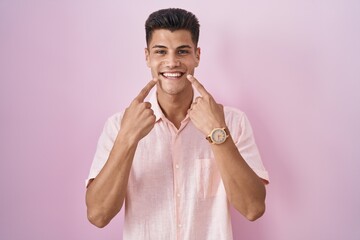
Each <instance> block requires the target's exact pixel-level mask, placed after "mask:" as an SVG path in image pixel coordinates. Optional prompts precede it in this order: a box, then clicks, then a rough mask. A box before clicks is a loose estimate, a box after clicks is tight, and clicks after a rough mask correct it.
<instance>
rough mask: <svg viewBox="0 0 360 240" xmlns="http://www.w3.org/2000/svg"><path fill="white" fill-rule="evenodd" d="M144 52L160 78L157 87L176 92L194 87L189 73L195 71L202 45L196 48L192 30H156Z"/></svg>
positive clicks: (153, 71)
mask: <svg viewBox="0 0 360 240" xmlns="http://www.w3.org/2000/svg"><path fill="white" fill-rule="evenodd" d="M145 55H146V62H147V65H148V67H149V68H150V69H151V74H152V76H153V77H154V78H158V79H159V82H158V83H159V84H158V91H162V92H163V93H167V94H171V95H176V94H179V93H181V92H182V91H183V90H186V89H189V88H191V83H190V82H189V80H187V78H186V76H187V74H192V75H193V74H194V69H195V68H196V67H197V66H198V65H199V61H200V48H196V46H195V44H194V43H193V41H192V39H191V33H190V32H189V31H187V30H176V31H174V32H171V31H169V30H166V29H158V30H155V31H154V32H153V34H152V39H151V40H150V42H149V45H148V48H146V49H145Z"/></svg>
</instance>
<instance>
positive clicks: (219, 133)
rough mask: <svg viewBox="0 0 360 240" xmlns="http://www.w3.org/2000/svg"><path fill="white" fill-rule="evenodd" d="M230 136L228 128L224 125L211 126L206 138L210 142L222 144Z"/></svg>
mask: <svg viewBox="0 0 360 240" xmlns="http://www.w3.org/2000/svg"><path fill="white" fill-rule="evenodd" d="M229 136H230V132H229V129H228V128H227V127H226V126H225V127H216V128H213V129H212V130H211V131H210V133H209V134H208V135H207V137H206V140H208V141H209V143H211V144H216V145H219V144H222V143H224V142H225V141H226V140H227V139H228V138H229Z"/></svg>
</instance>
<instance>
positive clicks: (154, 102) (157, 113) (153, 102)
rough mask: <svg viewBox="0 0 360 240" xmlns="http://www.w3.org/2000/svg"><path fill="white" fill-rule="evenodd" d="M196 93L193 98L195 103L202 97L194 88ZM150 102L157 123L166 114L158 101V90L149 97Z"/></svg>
mask: <svg viewBox="0 0 360 240" xmlns="http://www.w3.org/2000/svg"><path fill="white" fill-rule="evenodd" d="M193 91H194V97H193V102H194V100H195V99H196V98H197V97H201V95H200V93H199V92H198V91H197V90H196V89H195V88H193ZM149 102H150V103H151V109H152V110H153V111H154V114H155V117H156V120H155V121H156V122H157V121H159V120H160V119H161V118H165V116H164V113H163V112H162V110H161V108H160V106H159V103H158V101H157V92H156V90H154V91H152V92H151V94H150V97H149Z"/></svg>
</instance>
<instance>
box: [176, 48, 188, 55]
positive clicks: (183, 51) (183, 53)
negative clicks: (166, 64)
mask: <svg viewBox="0 0 360 240" xmlns="http://www.w3.org/2000/svg"><path fill="white" fill-rule="evenodd" d="M188 53H189V51H188V50H184V49H181V50H179V51H178V54H179V55H186V54H188Z"/></svg>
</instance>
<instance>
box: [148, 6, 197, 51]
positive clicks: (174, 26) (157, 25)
mask: <svg viewBox="0 0 360 240" xmlns="http://www.w3.org/2000/svg"><path fill="white" fill-rule="evenodd" d="M157 29H167V30H170V31H172V32H173V31H176V30H188V31H189V32H190V33H191V39H192V41H193V42H194V44H195V46H197V44H198V41H199V32H200V24H199V20H198V19H197V18H196V16H195V15H194V14H193V13H191V12H188V11H186V10H184V9H180V8H167V9H161V10H158V11H156V12H153V13H151V14H150V15H149V17H148V19H147V20H146V22H145V31H146V44H147V45H149V42H150V40H151V38H152V33H153V32H154V31H155V30H157Z"/></svg>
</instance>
